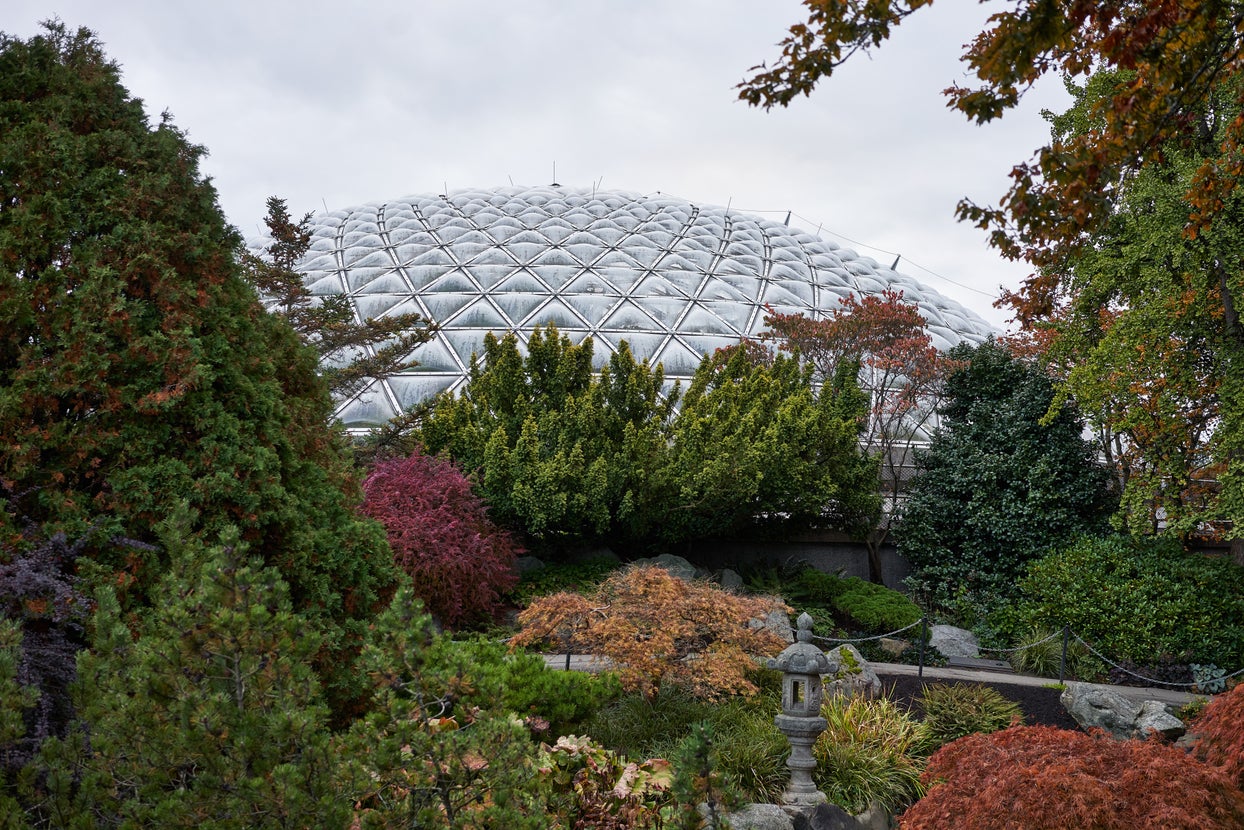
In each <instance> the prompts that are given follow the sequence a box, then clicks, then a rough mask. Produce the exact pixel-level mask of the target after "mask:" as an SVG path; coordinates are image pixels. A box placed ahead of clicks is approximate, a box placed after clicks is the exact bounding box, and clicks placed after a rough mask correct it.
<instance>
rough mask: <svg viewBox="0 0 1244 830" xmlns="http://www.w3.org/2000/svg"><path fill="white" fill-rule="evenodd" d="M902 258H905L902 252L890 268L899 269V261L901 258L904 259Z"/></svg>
mask: <svg viewBox="0 0 1244 830" xmlns="http://www.w3.org/2000/svg"><path fill="white" fill-rule="evenodd" d="M902 258H903V255H902V254H899V255H898V256H896V257H894V264H893V265H891V266H890V270H891V271H897V270H898V261H899V260H900V259H902Z"/></svg>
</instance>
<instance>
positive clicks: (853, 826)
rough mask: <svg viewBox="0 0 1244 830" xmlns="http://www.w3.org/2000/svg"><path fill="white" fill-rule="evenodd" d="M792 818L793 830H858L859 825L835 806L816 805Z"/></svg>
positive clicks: (848, 814) (844, 811) (827, 804)
mask: <svg viewBox="0 0 1244 830" xmlns="http://www.w3.org/2000/svg"><path fill="white" fill-rule="evenodd" d="M792 818H793V819H794V825H795V830H860V823H859V822H858V821H856V820H855V818H854V817H853V816H852V815H851V814H850V813H848V812H847V811H846V810H844V809H842V808H841V807H839V806H838V805H837V804H829V803H825V804H818V805H816V806H815V807H813V808H812V809H811V810H809V811H808V812H805V813H796V814H795V815H794V816H792Z"/></svg>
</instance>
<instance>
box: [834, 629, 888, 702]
mask: <svg viewBox="0 0 1244 830" xmlns="http://www.w3.org/2000/svg"><path fill="white" fill-rule="evenodd" d="M825 654H826V656H827V657H829V662H830V665H837V666H838V670H837V671H836V672H834V673H833V674H827V675H825V677H824V682H825V694H826V695H834V694H838V695H844V696H845V697H849V698H851V697H856V696H857V695H861V696H863V697H868V698H872V697H877V696H878V695H880V694H881V678H880V677H878V676H877V672H876V671H875V670H874V669H873V667H872V666H871V665H869V663H868V661H867V660H865V659H864V657H863V655H861V654H860V652H859V650H858V649H856V647H855V646H853V645H851V644H850V643H843V644H842V645H840V646H838V647H837V648H835V649H831V650H830V651H827V652H826V653H825Z"/></svg>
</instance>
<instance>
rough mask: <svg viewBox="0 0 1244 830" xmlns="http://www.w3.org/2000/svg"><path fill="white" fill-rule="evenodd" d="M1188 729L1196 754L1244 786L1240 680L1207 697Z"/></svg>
mask: <svg viewBox="0 0 1244 830" xmlns="http://www.w3.org/2000/svg"><path fill="white" fill-rule="evenodd" d="M1191 731H1192V733H1193V734H1194V735H1196V736H1197V743H1196V749H1195V752H1196V756H1197V757H1198V758H1200V759H1201V760H1202V761H1204V762H1205V763H1207V764H1209V765H1210V766H1211V767H1214V768H1215V769H1218V770H1221V771H1222V772H1223V773H1225V774H1226V775H1227V776H1228V777H1229V778H1230V779H1231V780H1232V781H1234V782H1235V785H1236V786H1237V787H1240V788H1241V789H1244V684H1240V685H1238V686H1236V687H1235V688H1234V689H1232V690H1231V691H1229V692H1226V693H1224V694H1220V695H1218V696H1217V697H1215V698H1214V699H1213V700H1212V701H1210V704H1209V705H1208V706H1206V707H1205V711H1203V712H1202V713H1201V715H1200V717H1198V718H1197V719H1196V720H1195V721H1194V722H1193V723H1192V727H1191Z"/></svg>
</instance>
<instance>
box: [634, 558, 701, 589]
mask: <svg viewBox="0 0 1244 830" xmlns="http://www.w3.org/2000/svg"><path fill="white" fill-rule="evenodd" d="M632 564H635V565H656V566H657V567H658V568H665V570H667V571H669V573H670V576H676V577H678V578H679V579H685V580H687V581H688V582H690V581H691V580H693V579H697V578H699V577H700V575H701V574H700V572H699V571H698V570H697V569H696V567H695V565H692V564H691V563H690V562H689V561H688V560H686V559H684V558H683V557H681V556H675V555H673V554H672V553H663V554H661V555H660V556H657V557H655V558H652V559H636V560H635V561H634V562H633V563H632Z"/></svg>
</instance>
